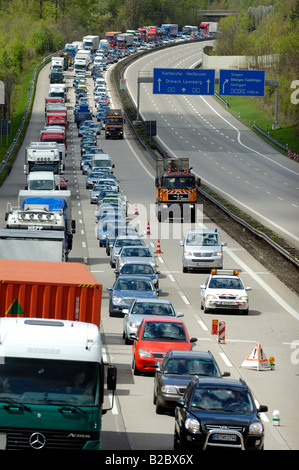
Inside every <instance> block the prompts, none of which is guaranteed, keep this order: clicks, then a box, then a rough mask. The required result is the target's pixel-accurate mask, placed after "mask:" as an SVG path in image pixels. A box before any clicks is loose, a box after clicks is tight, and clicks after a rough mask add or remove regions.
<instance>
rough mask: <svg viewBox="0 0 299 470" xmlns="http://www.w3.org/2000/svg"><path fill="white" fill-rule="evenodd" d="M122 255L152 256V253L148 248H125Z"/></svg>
mask: <svg viewBox="0 0 299 470" xmlns="http://www.w3.org/2000/svg"><path fill="white" fill-rule="evenodd" d="M121 256H124V257H126V256H136V257H138V256H140V257H143V258H147V257H151V256H152V254H151V252H150V250H147V249H146V248H140V249H139V248H126V247H125V248H123V249H122V252H121Z"/></svg>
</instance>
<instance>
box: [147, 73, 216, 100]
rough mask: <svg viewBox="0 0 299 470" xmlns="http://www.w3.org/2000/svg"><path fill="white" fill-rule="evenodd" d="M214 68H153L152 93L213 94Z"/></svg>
mask: <svg viewBox="0 0 299 470" xmlns="http://www.w3.org/2000/svg"><path fill="white" fill-rule="evenodd" d="M214 92H215V70H212V69H207V70H202V69H154V74H153V93H157V94H159V93H160V94H164V95H165V94H168V95H169V94H170V95H214Z"/></svg>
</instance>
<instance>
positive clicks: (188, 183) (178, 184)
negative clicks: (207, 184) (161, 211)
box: [162, 176, 195, 189]
mask: <svg viewBox="0 0 299 470" xmlns="http://www.w3.org/2000/svg"><path fill="white" fill-rule="evenodd" d="M162 187H163V188H165V189H194V188H195V178H193V177H192V176H180V177H173V176H172V177H169V176H164V177H163V178H162Z"/></svg>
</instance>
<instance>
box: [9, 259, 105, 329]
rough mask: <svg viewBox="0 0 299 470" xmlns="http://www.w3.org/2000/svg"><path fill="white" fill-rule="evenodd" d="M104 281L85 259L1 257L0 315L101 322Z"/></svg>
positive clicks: (98, 324)
mask: <svg viewBox="0 0 299 470" xmlns="http://www.w3.org/2000/svg"><path fill="white" fill-rule="evenodd" d="M101 299H102V284H99V283H98V282H97V280H96V279H95V278H94V276H93V275H92V274H91V272H90V271H89V270H88V268H87V267H86V266H85V264H83V263H59V262H52V261H25V260H7V259H1V260H0V317H5V316H13V317H15V316H20V317H31V318H49V319H50V318H51V319H59V320H78V321H82V322H88V323H94V324H95V325H97V326H98V327H99V326H100V318H101Z"/></svg>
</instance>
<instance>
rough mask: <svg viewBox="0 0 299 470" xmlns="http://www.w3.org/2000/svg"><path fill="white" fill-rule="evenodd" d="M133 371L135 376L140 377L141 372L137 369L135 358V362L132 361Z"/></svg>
mask: <svg viewBox="0 0 299 470" xmlns="http://www.w3.org/2000/svg"><path fill="white" fill-rule="evenodd" d="M132 369H133V374H134V375H140V372H139V370H138V369H137V367H136V361H135V356H134V357H133V361H132Z"/></svg>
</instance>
